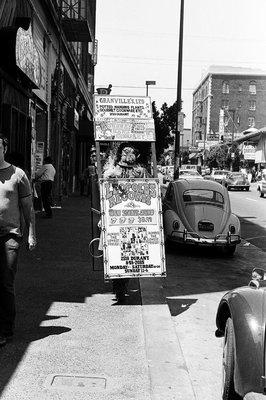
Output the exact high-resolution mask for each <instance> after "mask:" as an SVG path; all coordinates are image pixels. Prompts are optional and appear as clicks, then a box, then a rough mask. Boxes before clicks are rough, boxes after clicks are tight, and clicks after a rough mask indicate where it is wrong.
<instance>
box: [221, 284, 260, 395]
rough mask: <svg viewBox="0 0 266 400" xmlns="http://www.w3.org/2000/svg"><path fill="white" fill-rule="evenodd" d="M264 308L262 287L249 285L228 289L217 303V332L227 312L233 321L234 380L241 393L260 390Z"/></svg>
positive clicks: (224, 320) (222, 326)
mask: <svg viewBox="0 0 266 400" xmlns="http://www.w3.org/2000/svg"><path fill="white" fill-rule="evenodd" d="M265 309H266V308H265V293H264V290H262V289H257V288H252V287H249V286H247V287H243V288H239V289H237V290H233V291H231V292H228V293H227V294H226V295H225V296H224V297H223V298H222V300H221V302H220V304H219V307H218V311H217V316H216V324H217V327H218V330H219V331H220V332H224V329H225V323H226V320H227V318H228V317H229V316H231V318H232V321H233V326H234V334H235V355H234V356H235V371H234V382H235V389H236V391H237V392H238V393H239V394H241V396H244V395H245V394H246V393H249V392H252V391H254V392H262V390H263V387H262V379H261V378H262V376H263V375H264V340H265V312H264V311H265Z"/></svg>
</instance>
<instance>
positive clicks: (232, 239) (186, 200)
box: [163, 179, 241, 255]
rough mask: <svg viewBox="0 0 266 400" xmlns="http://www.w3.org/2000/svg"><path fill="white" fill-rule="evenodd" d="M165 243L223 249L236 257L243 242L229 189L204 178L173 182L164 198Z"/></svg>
mask: <svg viewBox="0 0 266 400" xmlns="http://www.w3.org/2000/svg"><path fill="white" fill-rule="evenodd" d="M163 222H164V233H165V240H166V243H167V242H168V243H169V242H172V243H175V244H180V243H184V244H192V245H197V246H205V247H220V248H222V250H223V252H224V253H225V254H227V255H233V254H234V252H235V249H236V245H237V244H238V243H240V241H241V239H240V222H239V219H238V217H237V216H236V215H234V214H232V212H231V205H230V199H229V195H228V191H227V189H226V188H225V187H224V186H222V185H220V184H218V183H217V182H213V181H207V180H204V179H202V180H201V179H177V180H176V181H173V182H170V183H169V185H168V188H167V190H166V193H165V196H164V198H163Z"/></svg>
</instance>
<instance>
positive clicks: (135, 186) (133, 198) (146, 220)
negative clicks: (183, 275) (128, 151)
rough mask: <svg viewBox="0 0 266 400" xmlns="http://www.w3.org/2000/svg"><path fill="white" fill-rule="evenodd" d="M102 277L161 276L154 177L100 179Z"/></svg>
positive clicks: (162, 256) (158, 206) (159, 216)
mask: <svg viewBox="0 0 266 400" xmlns="http://www.w3.org/2000/svg"><path fill="white" fill-rule="evenodd" d="M100 190H101V203H102V204H101V210H102V231H103V253H104V254H103V255H104V273H105V279H114V278H134V277H144V276H145V277H147V276H165V274H166V272H165V254H164V238H163V225H162V209H161V194H160V186H159V182H158V179H154V178H149V179H118V180H117V179H113V180H103V179H102V180H101V181H100Z"/></svg>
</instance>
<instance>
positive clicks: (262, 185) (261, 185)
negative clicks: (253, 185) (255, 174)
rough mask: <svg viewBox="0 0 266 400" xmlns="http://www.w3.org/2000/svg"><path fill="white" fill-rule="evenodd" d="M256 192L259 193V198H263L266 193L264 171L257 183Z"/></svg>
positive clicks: (265, 174)
mask: <svg viewBox="0 0 266 400" xmlns="http://www.w3.org/2000/svg"><path fill="white" fill-rule="evenodd" d="M257 185H258V186H257V190H258V191H259V193H260V197H264V194H265V193H266V171H263V172H262V174H261V176H260V178H259V179H258V181H257Z"/></svg>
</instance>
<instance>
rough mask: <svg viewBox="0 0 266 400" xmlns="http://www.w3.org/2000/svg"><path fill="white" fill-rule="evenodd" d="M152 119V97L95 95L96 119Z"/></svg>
mask: <svg viewBox="0 0 266 400" xmlns="http://www.w3.org/2000/svg"><path fill="white" fill-rule="evenodd" d="M102 118H140V119H149V118H152V108H151V99H150V97H144V96H111V95H94V119H95V121H97V120H99V119H100V120H101V119H102Z"/></svg>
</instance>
